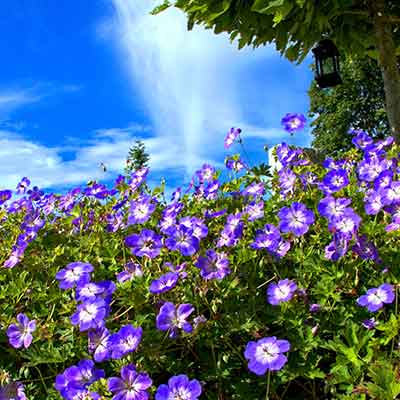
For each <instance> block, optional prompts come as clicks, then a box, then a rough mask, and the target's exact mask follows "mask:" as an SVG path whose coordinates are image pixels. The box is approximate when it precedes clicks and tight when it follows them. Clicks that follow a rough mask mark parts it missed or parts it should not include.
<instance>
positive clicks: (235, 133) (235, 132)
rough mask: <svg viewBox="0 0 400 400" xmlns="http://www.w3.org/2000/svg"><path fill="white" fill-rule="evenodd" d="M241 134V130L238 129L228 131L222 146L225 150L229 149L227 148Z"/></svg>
mask: <svg viewBox="0 0 400 400" xmlns="http://www.w3.org/2000/svg"><path fill="white" fill-rule="evenodd" d="M241 132H242V130H241V129H240V128H231V129H230V131H229V132H228V134H227V135H226V137H225V140H224V145H225V148H226V149H229V147H231V146H232V144H233V142H234V141H235V140H236V138H237V137H238V136H239V135H240V133H241Z"/></svg>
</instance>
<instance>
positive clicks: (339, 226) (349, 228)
mask: <svg viewBox="0 0 400 400" xmlns="http://www.w3.org/2000/svg"><path fill="white" fill-rule="evenodd" d="M360 223H361V217H360V216H359V215H358V214H356V213H355V212H354V210H353V209H352V208H350V207H349V208H347V209H346V211H345V212H344V214H343V215H341V216H339V217H338V216H336V217H333V218H332V219H331V220H330V222H329V230H330V231H331V232H338V233H340V234H341V235H342V236H344V237H346V238H351V237H352V236H353V235H354V234H355V233H356V232H357V230H358V227H359V226H360Z"/></svg>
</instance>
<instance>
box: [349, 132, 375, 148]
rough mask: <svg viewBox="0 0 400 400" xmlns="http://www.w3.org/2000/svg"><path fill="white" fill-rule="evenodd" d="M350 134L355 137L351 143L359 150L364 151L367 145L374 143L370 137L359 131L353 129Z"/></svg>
mask: <svg viewBox="0 0 400 400" xmlns="http://www.w3.org/2000/svg"><path fill="white" fill-rule="evenodd" d="M351 133H352V134H353V135H355V136H354V137H353V139H352V143H353V144H354V146H356V147H357V148H359V149H361V150H363V149H365V148H366V147H367V146H368V145H370V144H372V143H373V142H374V141H373V139H372V138H371V136H369V135H368V134H367V133H366V132H364V131H362V130H361V129H353V130H352V131H351Z"/></svg>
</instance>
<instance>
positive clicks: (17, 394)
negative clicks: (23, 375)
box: [0, 382, 26, 400]
mask: <svg viewBox="0 0 400 400" xmlns="http://www.w3.org/2000/svg"><path fill="white" fill-rule="evenodd" d="M24 390H25V387H24V385H23V384H22V383H20V382H11V383H7V384H5V385H4V386H0V400H26V396H25V392H24Z"/></svg>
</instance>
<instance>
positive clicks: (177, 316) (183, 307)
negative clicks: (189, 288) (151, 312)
mask: <svg viewBox="0 0 400 400" xmlns="http://www.w3.org/2000/svg"><path fill="white" fill-rule="evenodd" d="M193 311H194V307H193V306H192V305H191V304H180V305H179V306H178V307H176V306H175V305H174V304H172V303H170V302H166V303H164V304H163V305H162V307H161V308H160V311H159V313H158V315H157V318H156V326H157V329H159V330H160V331H169V332H170V334H169V337H171V338H174V337H176V336H177V334H178V329H183V330H184V331H185V332H188V333H190V332H192V330H193V327H192V325H191V324H190V323H189V322H187V318H188V317H189V315H190V314H191V313H192V312H193Z"/></svg>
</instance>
